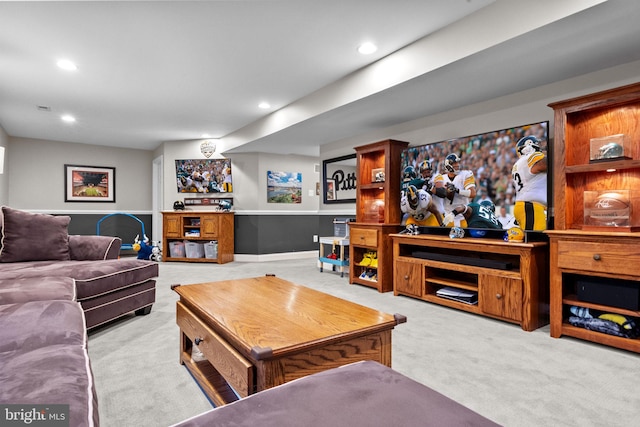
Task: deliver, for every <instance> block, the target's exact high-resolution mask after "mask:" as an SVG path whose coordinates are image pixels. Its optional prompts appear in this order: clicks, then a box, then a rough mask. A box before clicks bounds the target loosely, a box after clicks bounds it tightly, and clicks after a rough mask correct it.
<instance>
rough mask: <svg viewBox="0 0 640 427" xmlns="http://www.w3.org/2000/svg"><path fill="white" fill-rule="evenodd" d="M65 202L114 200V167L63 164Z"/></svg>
mask: <svg viewBox="0 0 640 427" xmlns="http://www.w3.org/2000/svg"><path fill="white" fill-rule="evenodd" d="M64 201H65V202H103V203H113V202H115V201H116V168H112V167H106V166H80V165H64Z"/></svg>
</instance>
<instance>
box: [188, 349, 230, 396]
mask: <svg viewBox="0 0 640 427" xmlns="http://www.w3.org/2000/svg"><path fill="white" fill-rule="evenodd" d="M181 360H182V363H183V364H184V366H185V367H186V368H187V370H188V371H189V373H190V374H191V375H192V376H193V378H194V379H195V380H196V382H197V383H198V385H199V386H200V387H201V388H202V390H203V391H204V393H205V394H206V395H207V396H208V397H209V399H210V400H211V402H213V404H214V405H215V406H222V405H226V404H227V403H231V402H235V401H236V400H239V399H240V397H239V396H238V395H237V394H236V393H235V392H234V391H233V389H232V388H231V387H230V386H229V384H228V383H227V381H226V380H225V379H224V377H223V376H222V375H220V372H218V371H217V370H216V368H214V367H213V365H211V363H209V362H208V361H206V360H202V361H198V362H195V361H192V360H191V355H190V354H188V353H183V354H182V358H181Z"/></svg>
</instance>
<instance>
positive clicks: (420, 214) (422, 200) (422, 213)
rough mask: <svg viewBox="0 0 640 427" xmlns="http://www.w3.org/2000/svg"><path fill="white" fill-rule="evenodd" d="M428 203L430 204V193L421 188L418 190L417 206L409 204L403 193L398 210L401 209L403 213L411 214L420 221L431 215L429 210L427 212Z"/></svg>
mask: <svg viewBox="0 0 640 427" xmlns="http://www.w3.org/2000/svg"><path fill="white" fill-rule="evenodd" d="M429 204H431V194H429V193H428V192H426V191H425V190H422V189H421V190H418V206H416V208H415V209H413V208H412V207H411V206H410V205H409V200H408V199H407V196H406V193H403V195H402V199H401V200H400V210H402V212H403V213H406V214H409V215H411V216H412V217H414V218H415V219H416V220H418V221H422V220H424V219H425V218H428V217H429V215H431V212H429Z"/></svg>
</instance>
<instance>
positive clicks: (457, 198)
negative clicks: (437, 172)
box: [442, 170, 476, 214]
mask: <svg viewBox="0 0 640 427" xmlns="http://www.w3.org/2000/svg"><path fill="white" fill-rule="evenodd" d="M442 177H443V179H444V183H445V186H446V185H447V183H453V185H455V186H456V188H457V189H459V190H468V189H470V188H473V187H475V186H476V179H475V177H474V176H473V172H471V171H470V170H461V171H460V172H458V174H457V175H456V176H454V177H453V179H451V178H449V175H447V174H444V175H442ZM443 200H444V213H445V214H446V213H449V212H451V211H452V210H453V209H454V208H455V207H456V206H460V205H462V206H466V205H468V204H469V203H471V199H470V198H469V197H466V196H461V195H460V194H458V193H456V194H455V195H454V196H453V200H451V201H449V199H443Z"/></svg>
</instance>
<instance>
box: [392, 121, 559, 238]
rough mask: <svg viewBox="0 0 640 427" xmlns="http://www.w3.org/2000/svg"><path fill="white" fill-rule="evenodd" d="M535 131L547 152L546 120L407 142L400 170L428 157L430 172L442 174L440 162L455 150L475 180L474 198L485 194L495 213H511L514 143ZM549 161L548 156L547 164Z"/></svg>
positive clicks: (547, 126) (550, 162)
mask: <svg viewBox="0 0 640 427" xmlns="http://www.w3.org/2000/svg"><path fill="white" fill-rule="evenodd" d="M529 135H534V136H536V137H538V138H539V139H540V140H541V141H542V144H541V147H540V148H541V151H542V152H543V153H545V154H546V155H547V156H548V155H549V154H550V150H549V146H548V143H549V122H548V121H543V122H537V123H530V124H526V125H521V126H515V127H512V128H507V129H500V130H495V131H491V132H485V133H481V134H477V135H469V136H464V137H459V138H454V139H449V140H446V141H441V142H436V143H432V144H425V145H420V146H409V147H407V149H406V150H404V151H403V153H402V160H401V171H404V169H405V167H407V166H414V167H416V169H417V166H418V165H419V164H420V162H421V161H422V160H425V159H428V160H430V161H431V165H432V168H433V175H434V176H435V175H436V174H439V173H442V174H444V173H445V171H444V167H443V162H444V159H445V157H446V156H447V155H449V154H451V153H455V154H457V155H458V156H459V157H460V159H461V162H460V167H461V169H467V170H471V171H472V172H473V174H474V176H475V180H476V192H477V195H476V198H475V200H476V201H477V200H479V199H480V198H481V197H482V195H483V194H485V195H486V196H487V197H488V198H489V199H491V201H492V202H493V203H494V204H495V206H496V214H498V213H499V210H500V208H501V207H504V208H505V210H506V212H507V214H508V215H513V206H514V204H515V200H514V197H515V187H514V182H513V180H512V177H511V170H512V167H513V164H514V163H515V161H516V160H518V154H517V153H516V143H517V142H518V141H519V140H520V139H521V138H523V137H525V136H529ZM551 165H552V161H551V159H548V167H549V168H551ZM547 176H548V180H547V181H548V183H547V227H548V228H550V224H551V218H550V215H549V212H551V209H550V202H552V197H550V189H551V187H552V183H551V179H550V178H551V173H550V170H549V172H547Z"/></svg>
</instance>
